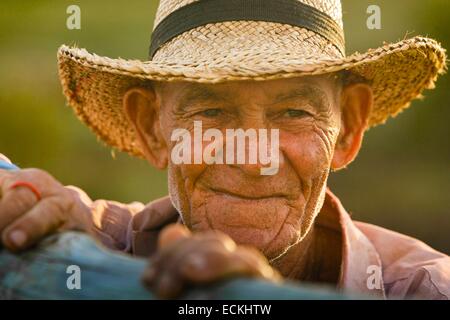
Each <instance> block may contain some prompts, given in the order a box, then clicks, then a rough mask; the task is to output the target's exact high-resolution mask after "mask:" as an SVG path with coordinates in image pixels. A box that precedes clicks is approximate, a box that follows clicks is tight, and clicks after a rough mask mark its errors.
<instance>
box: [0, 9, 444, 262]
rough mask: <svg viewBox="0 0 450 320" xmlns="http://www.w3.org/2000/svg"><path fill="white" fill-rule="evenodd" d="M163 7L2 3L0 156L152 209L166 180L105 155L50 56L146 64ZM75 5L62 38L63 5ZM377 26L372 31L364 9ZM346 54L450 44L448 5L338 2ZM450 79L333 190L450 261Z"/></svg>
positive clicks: (377, 132)
mask: <svg viewBox="0 0 450 320" xmlns="http://www.w3.org/2000/svg"><path fill="white" fill-rule="evenodd" d="M157 3H158V1H155V0H128V1H106V0H97V1H92V0H90V1H88V0H83V1H75V0H71V1H67V0H57V1H56V0H55V1H50V0H47V1H44V0H40V1H32V0H21V1H13V0H2V1H1V2H0V153H4V154H5V155H7V156H8V157H10V158H11V159H12V160H13V162H15V163H17V164H18V165H19V166H21V167H39V168H43V169H45V170H47V171H49V172H50V173H52V174H53V175H54V176H55V177H56V178H57V179H59V180H60V181H62V182H63V183H64V184H72V185H76V186H79V187H81V188H82V189H84V190H85V191H86V192H87V193H88V194H89V195H90V196H91V197H92V198H93V199H98V198H103V199H114V200H118V201H122V202H130V201H135V200H138V201H142V202H148V201H150V200H152V199H155V198H157V197H160V196H163V195H166V194H167V182H166V173H165V172H161V171H157V170H155V169H153V168H151V167H150V166H149V165H147V164H146V163H145V162H144V161H142V160H137V159H133V158H131V157H129V156H127V155H125V154H120V153H117V154H116V156H115V157H113V156H112V154H111V150H110V148H108V147H105V146H104V145H102V144H100V143H98V141H97V139H96V138H95V137H94V135H92V134H91V133H90V132H89V130H88V129H86V128H85V127H84V126H83V125H82V124H81V123H80V122H79V121H78V120H77V119H76V117H75V116H74V114H73V113H72V111H71V110H70V109H69V108H68V107H67V106H66V105H65V100H64V98H63V95H62V93H61V87H60V85H59V82H58V77H57V69H56V50H57V48H58V47H59V46H60V45H61V44H63V43H65V44H76V45H78V46H79V47H85V48H88V49H89V50H90V51H91V52H95V53H97V54H100V55H107V56H110V57H122V58H133V59H134V58H138V59H145V58H146V57H147V50H148V45H149V41H150V31H151V29H152V21H153V17H154V13H155V10H156V6H157ZM71 4H76V5H78V6H80V8H81V30H68V29H67V28H66V19H67V17H68V14H67V13H66V8H67V7H68V6H69V5H71ZM370 4H376V5H379V6H380V7H381V13H382V29H381V30H368V29H367V27H366V19H367V17H368V14H367V13H366V10H367V7H368V6H369V5H370ZM343 9H344V22H345V31H346V37H347V52H348V53H351V52H353V51H360V52H363V51H365V50H366V49H367V48H369V47H377V46H379V45H380V44H382V43H383V41H389V42H392V41H397V40H401V39H403V38H404V37H405V36H407V35H408V36H412V35H426V36H430V37H433V38H436V39H438V40H439V41H441V42H442V44H443V46H444V47H446V48H450V23H449V15H450V1H449V0H430V1H427V2H424V1H422V0H396V1H388V0H386V1H376V0H371V1H366V0H343ZM449 89H450V78H449V76H444V77H442V78H441V79H440V80H439V81H438V84H437V89H436V90H434V91H427V92H425V96H426V99H425V100H424V101H415V102H414V103H413V106H412V108H410V109H408V110H406V111H405V112H403V113H402V114H401V115H400V116H398V118H397V119H395V120H394V121H393V120H391V121H389V122H388V123H387V124H386V125H384V126H381V127H377V128H375V129H372V130H370V131H369V132H368V133H367V134H366V137H365V142H364V145H363V148H362V151H361V153H360V155H359V157H358V159H357V161H356V162H354V163H353V164H352V165H350V166H349V168H348V169H346V170H344V171H341V172H339V173H334V174H332V176H331V178H330V186H331V188H332V190H333V191H334V192H335V193H336V194H337V195H338V196H339V197H340V198H341V200H342V201H343V203H344V206H345V207H346V208H347V210H348V211H350V212H351V213H352V216H353V217H354V218H355V219H358V220H363V221H367V222H371V223H375V224H378V225H381V226H384V227H387V228H391V229H393V230H396V231H399V232H403V233H406V234H408V235H411V236H415V237H418V238H420V239H422V240H424V241H425V242H427V243H429V244H430V245H432V246H433V247H435V248H436V249H439V250H441V251H444V252H447V253H450V194H449V191H450V141H449V138H450V125H449V122H450V105H449V104H450V90H449Z"/></svg>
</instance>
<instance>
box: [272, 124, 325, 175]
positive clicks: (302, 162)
mask: <svg viewBox="0 0 450 320" xmlns="http://www.w3.org/2000/svg"><path fill="white" fill-rule="evenodd" d="M280 148H281V151H282V152H283V155H284V156H285V157H286V158H287V161H289V162H290V164H291V165H292V167H293V168H294V170H295V171H296V172H297V174H298V176H299V177H301V178H302V180H311V179H314V178H316V177H318V176H319V175H321V174H323V173H324V172H328V170H329V167H330V163H331V154H330V149H331V148H330V147H329V144H328V143H327V141H326V138H324V137H322V135H321V134H320V133H317V132H315V131H314V130H311V131H304V132H301V133H295V134H294V133H289V132H281V133H280Z"/></svg>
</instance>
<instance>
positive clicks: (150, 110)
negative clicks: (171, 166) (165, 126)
mask: <svg viewBox="0 0 450 320" xmlns="http://www.w3.org/2000/svg"><path fill="white" fill-rule="evenodd" d="M123 108H124V111H125V114H126V115H127V118H128V120H129V121H130V122H131V123H132V124H133V127H134V129H135V131H136V136H137V138H138V142H139V144H140V146H141V149H142V151H143V153H144V155H145V158H146V159H147V160H148V161H149V162H150V163H151V164H152V165H153V166H155V167H157V168H158V169H164V168H166V167H167V162H168V150H167V145H166V143H165V140H164V137H163V135H162V132H161V127H160V121H159V114H160V105H159V101H158V99H157V96H156V93H155V90H154V89H153V88H132V89H129V90H128V91H127V92H126V94H125V96H124V98H123Z"/></svg>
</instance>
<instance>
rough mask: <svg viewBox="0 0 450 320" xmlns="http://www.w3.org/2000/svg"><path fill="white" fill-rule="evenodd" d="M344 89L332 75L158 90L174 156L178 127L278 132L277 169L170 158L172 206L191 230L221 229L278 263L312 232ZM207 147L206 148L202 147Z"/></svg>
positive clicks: (183, 84)
mask: <svg viewBox="0 0 450 320" xmlns="http://www.w3.org/2000/svg"><path fill="white" fill-rule="evenodd" d="M340 90H341V89H340V86H339V84H338V81H337V80H336V79H335V78H334V77H332V76H315V77H303V78H295V79H282V80H274V81H261V82H258V81H246V82H229V83H223V84H212V85H211V84H208V85H204V84H194V83H187V82H177V83H166V84H164V85H160V86H158V87H157V90H156V94H157V97H158V99H159V103H160V106H161V108H160V124H161V130H162V132H163V136H164V140H165V142H166V144H167V146H168V150H169V154H170V152H171V150H172V148H173V147H174V146H175V144H176V142H174V141H171V134H172V132H173V130H175V129H179V128H184V129H187V130H189V131H191V132H192V131H193V130H194V121H202V125H203V130H206V129H209V128H216V129H219V130H221V131H222V132H223V133H224V135H225V130H226V129H239V128H240V129H244V130H247V129H249V128H253V129H262V128H264V129H269V130H270V129H279V149H280V150H279V170H278V173H277V174H275V175H267V176H266V175H261V173H260V168H261V166H260V165H259V164H212V165H206V164H181V165H175V164H173V163H172V162H171V161H169V168H168V169H169V170H168V174H169V189H170V195H171V198H172V201H173V202H174V204H175V206H176V207H177V209H178V210H179V211H180V213H181V214H182V217H183V220H184V222H185V224H186V225H187V226H188V227H189V228H191V229H192V230H194V231H202V230H208V229H216V230H221V231H223V232H225V233H227V234H228V235H230V236H231V237H232V238H233V239H234V240H235V241H236V242H237V243H239V244H246V245H252V246H255V247H257V248H258V249H260V250H261V251H262V252H263V253H264V254H265V255H266V256H267V257H268V258H271V259H273V258H276V257H278V256H280V255H281V254H283V253H284V252H285V251H286V250H287V249H288V248H289V247H290V246H292V245H294V244H296V243H298V242H299V241H300V240H301V239H302V238H303V237H304V236H305V234H306V233H307V232H308V230H309V228H310V226H311V225H312V222H313V220H314V218H315V216H316V214H317V213H318V211H319V210H320V208H321V206H322V203H323V196H324V192H325V187H326V181H327V177H328V173H329V170H330V164H331V160H332V157H333V150H334V146H335V143H336V140H337V137H338V134H339V129H340V122H341V120H340V106H339V104H340V102H339V100H340ZM206 145H208V143H206V142H205V143H203V147H205V146H206Z"/></svg>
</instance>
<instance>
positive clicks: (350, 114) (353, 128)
mask: <svg viewBox="0 0 450 320" xmlns="http://www.w3.org/2000/svg"><path fill="white" fill-rule="evenodd" d="M372 105H373V91H372V88H371V87H370V86H369V85H367V84H362V83H358V84H352V85H349V86H347V87H345V88H344V89H343V91H342V96H341V130H340V133H339V137H338V139H337V142H336V146H335V149H334V155H333V160H332V162H331V168H332V169H333V170H339V169H342V168H345V167H346V166H347V165H349V164H350V163H351V162H352V161H353V160H354V159H355V158H356V156H357V155H358V152H359V150H360V148H361V143H362V140H363V136H364V132H365V131H366V129H367V126H368V120H369V115H370V112H371V110H372Z"/></svg>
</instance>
